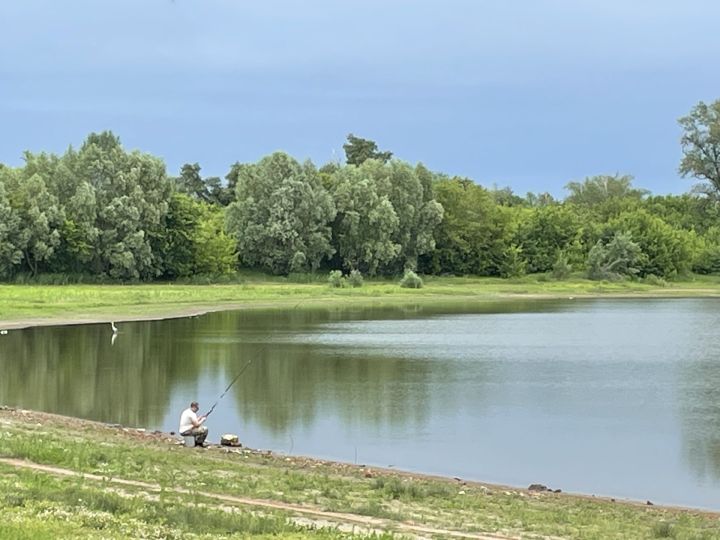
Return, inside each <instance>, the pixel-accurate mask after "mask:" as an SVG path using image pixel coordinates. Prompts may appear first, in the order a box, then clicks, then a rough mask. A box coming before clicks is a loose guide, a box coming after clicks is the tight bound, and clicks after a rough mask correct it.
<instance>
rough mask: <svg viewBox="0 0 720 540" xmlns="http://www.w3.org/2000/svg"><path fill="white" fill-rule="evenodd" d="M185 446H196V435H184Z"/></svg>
mask: <svg viewBox="0 0 720 540" xmlns="http://www.w3.org/2000/svg"><path fill="white" fill-rule="evenodd" d="M183 440H184V441H185V446H190V447H192V446H195V435H183Z"/></svg>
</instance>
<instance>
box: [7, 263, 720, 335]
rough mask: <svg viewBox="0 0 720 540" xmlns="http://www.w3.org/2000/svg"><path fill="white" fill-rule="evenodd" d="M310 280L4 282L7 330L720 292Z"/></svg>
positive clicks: (583, 284) (686, 285) (530, 281)
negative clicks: (206, 315) (293, 309)
mask: <svg viewBox="0 0 720 540" xmlns="http://www.w3.org/2000/svg"><path fill="white" fill-rule="evenodd" d="M305 281H309V282H307V283H295V282H292V281H291V280H288V279H284V278H269V277H266V276H248V277H245V278H244V279H243V280H242V281H241V282H240V283H233V284H223V285H182V284H173V283H167V284H165V283H155V284H147V285H0V327H3V326H4V327H10V326H12V325H13V323H16V324H19V323H27V324H47V323H52V322H73V321H75V322H85V321H104V320H113V319H114V320H122V319H124V318H127V319H129V318H154V317H167V316H172V315H182V314H186V313H188V312H203V311H208V310H217V309H225V308H228V309H229V308H233V307H253V306H262V307H267V306H271V305H277V306H296V305H299V304H313V303H317V304H323V305H327V304H336V305H342V304H353V305H358V304H378V303H383V304H402V303H414V302H417V303H422V302H434V301H438V300H443V301H453V300H455V301H462V302H472V301H478V302H482V301H486V300H490V299H498V298H512V297H518V296H523V297H526V296H536V297H558V298H562V297H566V296H576V297H582V296H611V295H623V296H625V295H630V296H720V277H718V276H712V277H707V276H702V277H701V276H695V277H693V278H692V279H686V280H683V281H676V282H662V281H659V282H658V281H653V282H652V283H648V282H642V281H623V282H598V281H590V280H586V279H581V278H574V279H570V280H566V281H556V280H552V279H549V278H548V277H547V276H544V275H540V276H527V277H524V278H521V279H516V280H503V279H495V278H453V277H439V278H426V280H425V286H424V287H423V288H421V289H404V288H402V287H400V286H399V282H398V281H389V280H377V281H366V283H365V285H364V286H363V287H361V288H342V289H333V288H330V287H329V286H328V285H327V283H325V282H324V278H323V277H322V276H318V277H317V278H315V280H314V281H313V279H312V278H307V279H306V280H305Z"/></svg>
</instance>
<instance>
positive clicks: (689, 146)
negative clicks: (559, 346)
mask: <svg viewBox="0 0 720 540" xmlns="http://www.w3.org/2000/svg"><path fill="white" fill-rule="evenodd" d="M679 122H680V126H681V128H682V131H683V134H682V138H681V141H680V142H681V146H682V150H683V159H682V161H681V163H680V165H679V171H680V173H681V175H683V176H690V177H694V178H697V179H698V180H699V184H698V185H697V186H696V187H695V188H693V189H692V190H691V191H690V192H688V193H685V194H682V195H666V196H653V195H652V194H651V193H649V192H648V191H646V190H643V189H639V188H637V187H635V186H633V183H632V182H633V178H632V177H631V176H629V175H613V176H608V175H599V176H590V177H588V178H585V179H584V180H582V181H573V182H570V183H568V184H567V186H566V190H567V192H568V194H567V196H566V197H565V198H564V199H563V200H556V199H554V198H553V197H552V196H550V195H549V194H547V193H528V194H526V195H525V196H524V197H523V196H519V195H517V194H515V193H513V192H512V190H510V189H509V188H496V187H492V188H487V187H483V186H481V185H479V184H477V183H476V182H474V181H473V180H471V179H468V178H460V177H454V176H449V175H445V174H442V173H439V172H434V171H430V170H429V169H427V168H426V167H425V166H423V165H422V164H417V165H411V164H409V163H406V162H404V161H401V160H399V159H395V158H394V157H393V154H392V152H389V151H380V150H379V149H378V147H377V144H376V143H375V142H373V141H371V140H367V139H363V138H360V137H356V136H354V135H349V136H348V139H347V143H346V144H345V145H344V150H345V155H346V161H345V163H340V162H330V163H327V164H324V165H322V166H321V167H319V168H318V167H316V166H315V165H314V164H313V163H312V162H310V161H305V162H299V161H297V160H296V159H294V158H293V157H291V156H289V155H288V154H286V153H283V152H275V153H273V154H271V155H269V156H266V157H264V158H262V159H260V160H259V161H258V162H256V163H235V164H233V165H232V166H231V167H230V170H229V172H228V174H227V175H226V177H225V178H224V179H223V180H221V179H220V178H218V177H203V176H202V174H201V168H200V166H199V164H197V163H194V164H186V165H183V166H182V168H181V170H180V174H179V175H178V176H175V177H173V176H170V175H168V174H167V172H166V169H165V165H164V163H163V162H162V161H161V160H160V159H159V158H157V157H155V156H152V155H150V154H147V153H143V152H140V151H130V152H129V151H127V150H125V149H124V148H123V147H122V145H121V143H120V140H119V138H118V137H116V136H115V135H114V134H112V133H111V132H103V133H93V134H91V135H89V136H88V137H87V139H86V140H85V141H84V142H83V144H82V145H81V146H80V148H79V149H77V150H76V149H73V148H72V147H71V148H69V149H68V150H67V151H66V152H65V153H64V154H62V155H55V154H48V153H44V152H41V153H31V152H26V153H25V155H24V164H23V165H22V166H21V167H9V166H6V165H2V164H0V279H3V280H6V281H11V280H17V279H20V278H25V277H28V276H30V277H36V276H40V275H44V274H61V275H67V276H75V277H77V278H82V277H94V278H97V279H104V280H117V281H134V280H172V279H178V278H186V277H190V276H196V275H199V274H200V275H207V276H220V275H224V274H232V273H233V272H235V271H236V270H237V269H238V268H251V269H256V270H260V271H263V272H268V273H272V274H290V273H296V272H298V273H302V272H320V271H324V272H327V271H329V270H342V271H344V272H347V273H350V272H351V271H355V272H356V273H357V272H359V273H361V274H364V275H368V276H375V275H385V276H390V275H397V274H399V273H402V272H403V271H404V270H406V269H412V270H417V271H419V272H421V273H424V274H439V275H444V274H452V275H481V276H500V277H513V276H520V275H523V274H526V273H552V274H553V275H554V276H555V277H557V278H563V277H566V276H568V275H569V274H570V273H571V272H578V271H582V272H584V273H586V275H587V276H588V277H590V278H592V279H621V278H626V277H640V278H648V277H650V276H655V277H657V278H672V277H674V276H677V275H682V274H686V273H688V272H697V273H716V272H720V220H719V219H718V217H719V212H720V101H716V102H714V103H711V104H709V105H707V104H705V103H702V102H701V103H699V104H698V105H697V106H696V107H694V108H693V109H692V111H691V112H690V114H689V115H688V116H686V117H683V118H681V119H680V121H679Z"/></svg>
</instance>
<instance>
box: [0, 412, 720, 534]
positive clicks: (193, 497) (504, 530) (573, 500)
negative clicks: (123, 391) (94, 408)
mask: <svg viewBox="0 0 720 540" xmlns="http://www.w3.org/2000/svg"><path fill="white" fill-rule="evenodd" d="M53 418H55V417H50V418H49V419H45V417H42V418H35V417H33V416H32V415H20V414H17V413H12V412H9V411H0V456H9V457H17V458H25V459H28V460H31V461H34V462H37V463H43V464H49V465H55V466H59V467H64V468H69V469H72V470H75V471H81V472H83V473H86V474H89V473H92V474H98V475H100V476H103V477H105V478H110V477H115V478H123V479H129V480H139V481H143V482H148V483H154V484H158V485H160V486H161V487H162V488H163V491H162V492H161V493H160V494H159V495H158V494H157V493H156V494H155V495H156V496H157V499H156V500H149V499H148V497H147V494H142V493H137V491H140V490H137V489H136V490H130V489H129V488H127V487H125V486H122V489H123V490H125V491H131V492H129V493H124V494H122V495H120V494H118V493H117V492H116V491H112V490H110V487H111V486H112V484H111V483H108V482H97V481H95V482H93V481H91V480H90V479H82V478H80V479H78V478H57V477H53V476H50V475H48V474H43V473H31V472H27V471H16V470H13V469H11V468H10V467H8V466H0V493H2V496H0V511H2V512H3V516H7V515H10V516H12V519H11V520H10V521H9V523H11V528H10V530H12V531H14V532H13V533H12V534H13V535H16V536H3V534H7V533H4V532H3V531H6V530H8V529H3V530H0V538H5V537H13V538H14V537H18V538H26V537H32V536H22V534H24V533H22V531H25V530H27V531H36V532H37V537H43V536H48V537H63V536H62V535H60V536H57V535H56V533H57V531H59V530H60V529H55V528H54V527H60V526H61V525H63V523H65V522H64V521H63V519H64V518H62V516H65V515H66V514H72V516H73V517H72V519H69V518H68V524H67V528H66V529H63V531H64V532H63V534H65V535H66V536H65V537H73V535H75V536H77V535H80V536H86V535H85V533H86V532H87V531H90V532H92V533H93V534H95V533H94V532H93V531H95V530H96V529H95V527H101V528H100V529H97V530H100V532H101V533H102V532H103V531H105V532H107V531H110V532H108V534H107V535H103V534H98V536H102V537H110V538H114V537H119V536H122V531H123V530H126V529H123V527H131V528H132V527H137V530H142V531H146V532H147V534H148V535H151V534H154V533H153V531H157V530H159V531H161V532H162V534H164V535H165V536H162V537H168V538H173V537H177V538H181V537H183V535H187V534H190V532H191V531H193V530H195V529H197V528H198V527H200V528H201V529H202V527H205V525H204V524H205V523H207V528H206V529H202V530H205V531H207V532H208V534H210V536H208V537H211V536H212V534H215V535H216V536H217V535H226V534H227V535H233V534H237V535H240V536H242V537H247V536H253V535H256V536H259V537H262V535H274V534H277V535H281V536H283V537H286V534H290V535H296V537H298V538H300V537H303V536H302V535H305V534H311V533H310V532H308V531H307V530H305V529H302V528H301V527H299V526H298V525H296V524H295V523H293V522H290V521H288V519H287V518H288V516H286V515H283V514H282V512H265V511H263V512H262V513H261V514H258V513H253V512H251V511H250V510H248V509H247V508H237V509H234V510H233V512H232V513H228V512H227V510H221V509H218V508H216V506H217V501H216V502H215V503H214V504H210V502H211V501H210V500H209V499H207V498H205V497H203V496H202V495H201V494H200V492H207V493H215V494H219V495H231V496H236V497H251V498H257V499H264V500H276V501H283V502H291V503H296V504H303V505H308V506H312V507H314V508H317V509H320V510H331V511H336V512H350V513H354V514H357V515H364V516H375V517H381V518H384V519H389V520H394V521H408V520H412V521H414V522H416V523H421V524H423V525H427V526H431V527H435V528H440V529H454V530H463V531H482V532H496V533H500V534H510V535H522V536H523V537H527V538H532V537H533V536H534V535H536V536H539V537H543V536H559V537H564V538H597V539H612V538H638V539H642V538H677V539H712V538H720V520H719V519H718V516H717V515H712V514H709V513H702V512H692V511H681V510H674V509H665V508H659V507H646V506H641V505H636V504H625V503H616V502H611V501H607V500H600V499H592V498H584V497H574V496H568V495H564V494H549V493H530V492H525V491H522V490H516V489H509V488H502V487H497V486H481V485H476V484H467V485H462V484H460V483H458V482H456V481H453V480H447V481H444V480H439V479H429V478H422V477H416V476H411V475H408V474H402V473H395V472H389V471H372V472H366V471H365V469H363V468H361V467H356V466H352V465H340V464H329V463H322V462H316V461H312V460H307V459H303V458H297V457H286V456H277V455H268V454H263V453H258V452H252V451H247V450H245V451H240V452H225V451H223V450H201V449H187V448H183V447H179V446H176V445H173V444H171V443H169V442H167V441H166V440H158V439H155V438H151V437H131V436H130V435H129V434H128V433H127V432H124V431H123V430H121V429H117V428H109V427H104V426H101V425H98V424H92V423H79V422H78V423H77V425H74V426H73V427H71V428H68V427H66V426H64V425H63V424H62V423H61V422H60V420H53ZM38 420H42V422H38ZM78 426H81V427H78ZM366 476H367V477H366ZM174 488H182V489H187V490H190V492H191V493H192V494H184V495H182V494H177V493H175V492H173V491H172V490H173V489H174ZM206 507H207V508H206ZM14 524H20V525H18V526H17V527H15V525H14ZM63 526H64V525H63ZM13 527H15V528H13ZM78 531H81V532H82V534H80V532H78ZM93 534H89V535H87V536H89V537H93ZM143 534H145V533H143ZM322 534H324V535H327V536H326V537H327V538H335V537H340V536H332V535H333V534H335V535H339V534H340V533H339V532H338V531H336V530H330V531H325V532H323V533H322ZM298 535H299V536H298ZM240 536H239V537H240ZM151 537H152V536H151Z"/></svg>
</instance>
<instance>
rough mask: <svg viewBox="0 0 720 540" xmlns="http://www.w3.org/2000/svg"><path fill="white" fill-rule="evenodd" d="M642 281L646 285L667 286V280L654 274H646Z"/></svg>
mask: <svg viewBox="0 0 720 540" xmlns="http://www.w3.org/2000/svg"><path fill="white" fill-rule="evenodd" d="M643 281H644V282H645V283H647V284H648V285H654V286H655V287H667V281H665V280H664V279H663V278H661V277H658V276H656V275H655V274H648V275H647V276H645V277H644V278H643Z"/></svg>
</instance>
